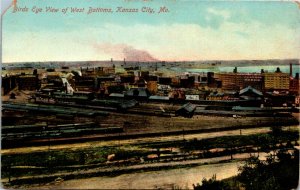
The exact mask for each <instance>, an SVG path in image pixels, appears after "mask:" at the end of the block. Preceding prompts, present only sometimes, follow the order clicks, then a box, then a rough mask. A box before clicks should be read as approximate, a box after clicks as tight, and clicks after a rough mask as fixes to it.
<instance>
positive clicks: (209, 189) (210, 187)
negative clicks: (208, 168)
mask: <svg viewBox="0 0 300 190" xmlns="http://www.w3.org/2000/svg"><path fill="white" fill-rule="evenodd" d="M193 187H194V190H229V189H230V187H229V185H228V184H227V183H225V182H224V181H218V180H217V179H216V175H213V176H212V178H211V179H209V180H207V179H206V178H203V180H202V185H200V184H197V185H194V184H193Z"/></svg>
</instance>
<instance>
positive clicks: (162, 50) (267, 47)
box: [2, 20, 300, 62]
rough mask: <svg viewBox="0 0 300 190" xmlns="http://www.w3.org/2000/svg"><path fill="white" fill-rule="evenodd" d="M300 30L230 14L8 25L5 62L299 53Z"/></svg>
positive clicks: (222, 57)
mask: <svg viewBox="0 0 300 190" xmlns="http://www.w3.org/2000/svg"><path fill="white" fill-rule="evenodd" d="M299 33H300V27H299V26H297V27H296V26H295V27H294V28H289V27H286V26H284V25H280V24H273V25H264V24H262V23H260V22H258V21H251V22H250V23H233V22H230V21H229V20H226V21H223V22H222V23H221V24H220V26H219V27H218V28H217V29H214V28H211V27H202V26H200V25H197V24H160V25H150V24H132V25H128V26H121V25H117V24H105V25H102V26H101V27H98V28H96V27H93V28H92V27H90V28H88V27H87V28H82V29H81V30H72V31H69V32H64V31H62V32H59V31H55V32H52V31H47V32H45V31H44V32H42V33H41V32H39V31H30V32H28V31H22V33H17V34H16V33H9V32H7V31H5V30H4V31H3V36H4V38H3V54H2V55H3V62H18V61H57V60H66V61H76V60H77V61H80V60H82V61H83V60H110V58H114V59H120V60H122V59H123V58H126V59H127V60H137V61H155V60H164V61H188V60H218V59H219V60H232V59H286V58H300V54H299V53H300V51H299V50H300V36H299ZM16 44H18V45H16ZM16 52H17V53H16Z"/></svg>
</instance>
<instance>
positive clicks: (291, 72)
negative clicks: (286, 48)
mask: <svg viewBox="0 0 300 190" xmlns="http://www.w3.org/2000/svg"><path fill="white" fill-rule="evenodd" d="M290 77H293V65H292V63H290Z"/></svg>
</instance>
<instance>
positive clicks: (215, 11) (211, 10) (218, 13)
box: [207, 7, 230, 20]
mask: <svg viewBox="0 0 300 190" xmlns="http://www.w3.org/2000/svg"><path fill="white" fill-rule="evenodd" d="M207 12H208V13H210V14H211V15H214V16H221V17H223V18H224V19H225V20H226V19H229V18H230V12H229V11H227V10H222V9H216V8H212V7H210V8H208V9H207Z"/></svg>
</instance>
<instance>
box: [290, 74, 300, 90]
mask: <svg viewBox="0 0 300 190" xmlns="http://www.w3.org/2000/svg"><path fill="white" fill-rule="evenodd" d="M299 89H300V83H299V73H296V76H295V78H290V87H289V91H290V93H291V94H295V95H299Z"/></svg>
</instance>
